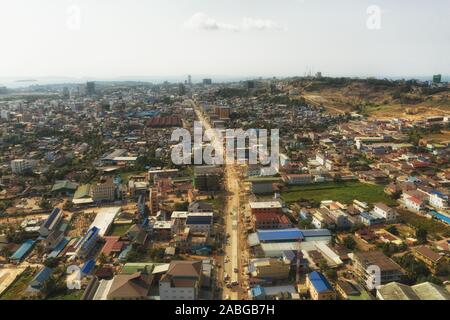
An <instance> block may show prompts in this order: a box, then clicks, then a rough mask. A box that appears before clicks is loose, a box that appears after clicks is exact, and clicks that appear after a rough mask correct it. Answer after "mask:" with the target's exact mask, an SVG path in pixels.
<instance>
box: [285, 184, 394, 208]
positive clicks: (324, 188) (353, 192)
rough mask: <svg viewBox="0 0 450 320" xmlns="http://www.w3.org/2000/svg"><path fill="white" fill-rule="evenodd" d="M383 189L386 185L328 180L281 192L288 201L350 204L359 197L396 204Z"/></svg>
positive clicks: (373, 201)
mask: <svg viewBox="0 0 450 320" xmlns="http://www.w3.org/2000/svg"><path fill="white" fill-rule="evenodd" d="M383 190H384V186H380V185H372V184H366V183H361V182H326V183H318V184H311V185H304V186H292V187H289V190H287V191H284V192H282V193H281V198H282V199H283V200H284V201H286V202H295V201H299V200H310V201H311V200H312V201H317V202H320V201H322V200H336V201H339V202H342V203H347V204H348V203H351V202H352V201H353V200H354V199H357V200H359V201H364V202H368V203H375V202H384V203H386V204H387V205H395V204H396V202H395V200H394V199H392V198H390V197H389V196H388V195H387V194H385V193H384V191H383Z"/></svg>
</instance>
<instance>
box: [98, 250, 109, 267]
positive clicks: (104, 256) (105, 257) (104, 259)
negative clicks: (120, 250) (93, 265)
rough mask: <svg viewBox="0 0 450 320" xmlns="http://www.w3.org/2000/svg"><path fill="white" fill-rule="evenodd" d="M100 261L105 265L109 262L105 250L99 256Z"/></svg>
mask: <svg viewBox="0 0 450 320" xmlns="http://www.w3.org/2000/svg"><path fill="white" fill-rule="evenodd" d="M98 262H100V265H104V264H105V263H106V262H108V257H107V256H106V254H104V253H103V252H102V253H100V255H99V256H98Z"/></svg>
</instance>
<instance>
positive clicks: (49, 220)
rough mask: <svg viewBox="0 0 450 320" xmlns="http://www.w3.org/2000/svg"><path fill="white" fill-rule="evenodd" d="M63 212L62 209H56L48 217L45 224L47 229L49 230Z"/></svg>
mask: <svg viewBox="0 0 450 320" xmlns="http://www.w3.org/2000/svg"><path fill="white" fill-rule="evenodd" d="M60 212H61V209H60V208H54V209H53V210H52V212H51V213H50V215H49V216H48V218H47V220H46V221H45V223H44V227H45V228H47V229H48V228H49V227H50V226H51V224H52V223H53V221H54V220H55V219H56V218H57V217H58V215H59V213H60Z"/></svg>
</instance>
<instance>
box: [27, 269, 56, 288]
mask: <svg viewBox="0 0 450 320" xmlns="http://www.w3.org/2000/svg"><path fill="white" fill-rule="evenodd" d="M52 272H53V269H51V268H49V267H44V268H42V269H41V271H39V272H38V274H37V275H36V276H35V277H34V278H33V280H31V283H33V282H38V283H39V284H40V285H42V284H44V282H45V280H47V279H48V278H50V275H51V274H52Z"/></svg>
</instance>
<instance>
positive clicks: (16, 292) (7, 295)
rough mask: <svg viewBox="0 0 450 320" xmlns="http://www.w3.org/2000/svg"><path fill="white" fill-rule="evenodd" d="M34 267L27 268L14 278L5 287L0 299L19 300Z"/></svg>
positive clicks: (31, 278)
mask: <svg viewBox="0 0 450 320" xmlns="http://www.w3.org/2000/svg"><path fill="white" fill-rule="evenodd" d="M35 271H36V270H35V269H33V268H28V269H26V270H25V271H24V272H22V274H21V275H20V276H18V277H17V278H16V280H15V281H14V282H13V283H12V284H11V286H10V287H9V288H8V289H6V291H5V292H3V294H2V295H1V297H0V300H20V299H21V298H22V295H23V293H24V291H25V290H26V289H27V287H28V284H29V283H30V281H31V280H33V277H34V273H35Z"/></svg>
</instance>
